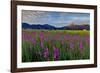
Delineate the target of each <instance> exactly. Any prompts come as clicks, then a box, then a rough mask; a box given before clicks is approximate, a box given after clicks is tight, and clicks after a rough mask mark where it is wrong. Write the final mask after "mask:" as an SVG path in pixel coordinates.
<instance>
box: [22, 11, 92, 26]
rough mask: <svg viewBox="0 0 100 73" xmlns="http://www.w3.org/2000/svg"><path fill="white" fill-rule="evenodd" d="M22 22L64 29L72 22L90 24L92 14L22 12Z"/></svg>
mask: <svg viewBox="0 0 100 73" xmlns="http://www.w3.org/2000/svg"><path fill="white" fill-rule="evenodd" d="M22 22H26V23H29V24H49V25H53V26H56V27H62V26H65V25H68V24H70V23H71V22H74V23H75V24H81V23H83V22H85V23H87V24H89V22H90V14H89V13H71V12H50V11H49V12H48V11H32V10H22Z"/></svg>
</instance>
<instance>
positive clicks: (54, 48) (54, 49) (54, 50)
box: [53, 46, 59, 60]
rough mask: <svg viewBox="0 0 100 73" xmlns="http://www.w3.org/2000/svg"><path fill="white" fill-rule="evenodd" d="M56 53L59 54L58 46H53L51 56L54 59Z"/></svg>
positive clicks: (55, 58)
mask: <svg viewBox="0 0 100 73" xmlns="http://www.w3.org/2000/svg"><path fill="white" fill-rule="evenodd" d="M58 55H59V50H58V48H56V47H55V46H53V58H54V60H57V58H58Z"/></svg>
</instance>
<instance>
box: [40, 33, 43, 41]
mask: <svg viewBox="0 0 100 73" xmlns="http://www.w3.org/2000/svg"><path fill="white" fill-rule="evenodd" d="M40 39H41V40H43V39H44V33H43V32H41V33H40Z"/></svg>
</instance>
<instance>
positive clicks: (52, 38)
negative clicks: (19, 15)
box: [22, 29, 90, 62]
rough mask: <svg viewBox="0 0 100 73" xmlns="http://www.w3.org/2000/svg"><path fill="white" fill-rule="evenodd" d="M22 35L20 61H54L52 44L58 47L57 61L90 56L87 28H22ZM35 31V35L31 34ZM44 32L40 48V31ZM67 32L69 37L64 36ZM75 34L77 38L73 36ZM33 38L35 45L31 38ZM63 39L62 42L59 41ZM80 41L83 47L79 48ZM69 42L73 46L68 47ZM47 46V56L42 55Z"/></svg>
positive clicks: (81, 58)
mask: <svg viewBox="0 0 100 73" xmlns="http://www.w3.org/2000/svg"><path fill="white" fill-rule="evenodd" d="M22 32H24V35H23V34H22V35H23V36H24V37H25V36H27V35H29V37H28V38H22V39H23V40H22V62H38V61H54V53H53V46H55V47H56V48H57V49H58V51H59V52H58V57H57V58H56V60H57V61H60V60H83V59H89V58H90V43H88V42H87V37H88V38H89V31H88V30H32V29H27V30H22ZM33 32H36V35H34V34H32V33H33ZM41 32H43V33H44V39H43V40H42V43H43V46H44V48H41V38H40V35H39V34H40V33H41ZM66 34H68V35H69V36H70V37H68V38H65V35H66ZM75 36H77V38H75ZM33 39H34V40H35V42H36V43H35V45H34V44H33V42H32V40H33ZM62 41H63V44H62V43H61V42H62ZM80 41H82V46H83V48H82V49H81V48H80ZM70 43H74V48H71V47H70ZM46 47H47V48H48V56H47V57H46V58H45V57H44V50H45V49H46Z"/></svg>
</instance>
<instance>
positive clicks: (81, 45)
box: [79, 41, 83, 49]
mask: <svg viewBox="0 0 100 73" xmlns="http://www.w3.org/2000/svg"><path fill="white" fill-rule="evenodd" d="M79 47H80V49H83V43H82V41H80V44H79Z"/></svg>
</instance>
